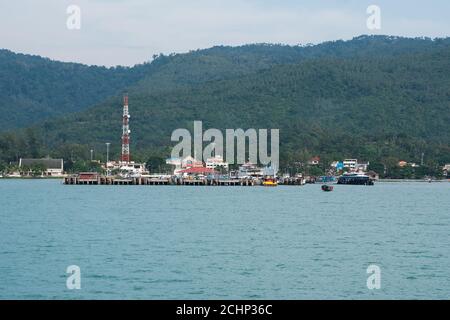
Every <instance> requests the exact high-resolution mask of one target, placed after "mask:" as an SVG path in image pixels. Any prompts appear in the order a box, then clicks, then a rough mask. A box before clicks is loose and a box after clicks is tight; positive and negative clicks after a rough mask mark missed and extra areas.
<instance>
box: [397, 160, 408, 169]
mask: <svg viewBox="0 0 450 320" xmlns="http://www.w3.org/2000/svg"><path fill="white" fill-rule="evenodd" d="M407 165H408V162H406V161H403V160H402V161H399V162H398V166H399V167H400V168H404V167H406V166H407Z"/></svg>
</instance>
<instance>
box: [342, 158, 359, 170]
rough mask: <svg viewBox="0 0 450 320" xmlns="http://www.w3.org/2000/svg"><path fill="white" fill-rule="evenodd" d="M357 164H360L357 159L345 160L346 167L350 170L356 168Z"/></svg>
mask: <svg viewBox="0 0 450 320" xmlns="http://www.w3.org/2000/svg"><path fill="white" fill-rule="evenodd" d="M357 164H358V160H357V159H345V160H344V168H347V169H350V170H355V169H356V165H357Z"/></svg>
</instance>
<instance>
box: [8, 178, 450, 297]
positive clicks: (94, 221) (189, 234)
mask: <svg viewBox="0 0 450 320" xmlns="http://www.w3.org/2000/svg"><path fill="white" fill-rule="evenodd" d="M0 201H1V203H0V299H54V298H60V299H448V298H450V183H431V184H428V183H378V184H376V185H375V186H373V187H365V186H336V187H335V191H334V192H330V193H325V192H322V191H321V190H320V185H308V186H304V187H278V188H263V187H176V186H64V185H62V184H61V182H60V181H57V180H34V181H25V180H0ZM371 264H376V265H378V266H379V267H380V268H381V289H380V290H373V291H371V290H368V288H367V286H366V281H367V277H368V275H367V274H366V269H367V267H368V266H369V265H371ZM69 265H78V266H79V267H80V268H81V290H68V289H67V288H66V279H67V276H68V275H67V274H66V268H67V266H69Z"/></svg>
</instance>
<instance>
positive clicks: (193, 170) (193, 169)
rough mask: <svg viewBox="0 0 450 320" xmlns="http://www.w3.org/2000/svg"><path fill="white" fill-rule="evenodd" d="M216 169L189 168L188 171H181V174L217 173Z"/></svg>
mask: <svg viewBox="0 0 450 320" xmlns="http://www.w3.org/2000/svg"><path fill="white" fill-rule="evenodd" d="M215 172H216V171H214V169H210V168H189V169H186V170H181V171H180V173H198V174H205V173H215Z"/></svg>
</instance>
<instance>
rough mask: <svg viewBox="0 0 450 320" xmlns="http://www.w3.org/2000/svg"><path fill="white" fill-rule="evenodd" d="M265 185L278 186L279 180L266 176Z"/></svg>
mask: <svg viewBox="0 0 450 320" xmlns="http://www.w3.org/2000/svg"><path fill="white" fill-rule="evenodd" d="M263 186H264V187H276V186H278V182H277V180H276V179H275V178H265V179H264V181H263Z"/></svg>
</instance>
